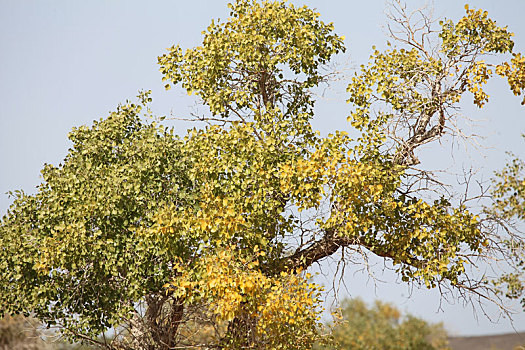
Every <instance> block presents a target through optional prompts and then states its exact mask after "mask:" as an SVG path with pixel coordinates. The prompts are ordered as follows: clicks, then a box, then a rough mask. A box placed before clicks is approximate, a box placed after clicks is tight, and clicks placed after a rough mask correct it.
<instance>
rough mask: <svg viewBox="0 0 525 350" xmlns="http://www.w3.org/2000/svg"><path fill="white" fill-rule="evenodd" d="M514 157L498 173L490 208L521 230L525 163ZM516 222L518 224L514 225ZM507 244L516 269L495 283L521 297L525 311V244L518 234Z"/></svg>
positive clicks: (524, 215)
mask: <svg viewBox="0 0 525 350" xmlns="http://www.w3.org/2000/svg"><path fill="white" fill-rule="evenodd" d="M523 137H524V138H525V135H523ZM511 155H512V154H511ZM512 156H513V159H512V160H511V161H510V162H509V163H508V164H507V165H506V166H505V168H504V169H503V170H502V171H500V172H498V173H496V177H495V179H494V187H493V197H494V203H493V205H492V207H490V208H488V211H489V212H490V213H492V214H493V215H495V216H497V217H500V218H503V219H505V220H508V221H510V223H509V226H507V227H506V229H507V230H509V231H511V232H514V231H517V232H518V233H519V232H520V229H521V230H523V224H524V223H525V162H524V161H523V160H522V159H519V158H518V157H516V156H514V155H512ZM513 225H516V226H518V227H517V228H514V227H512V226H513ZM520 225H521V226H520ZM504 243H505V244H506V246H507V247H508V249H509V250H510V251H511V252H512V255H511V257H512V258H513V259H514V260H515V262H516V264H515V267H516V269H515V270H514V271H512V272H510V273H508V274H505V275H504V276H502V277H501V278H499V279H498V280H496V281H495V285H496V286H498V287H499V288H501V290H500V293H504V294H505V296H506V297H508V298H513V299H518V298H521V305H522V307H523V309H524V310H525V245H524V242H523V240H522V239H521V237H520V236H519V235H516V234H514V235H511V236H510V237H509V239H508V240H506V241H505V242H504Z"/></svg>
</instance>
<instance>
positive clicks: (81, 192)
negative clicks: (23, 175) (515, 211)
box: [0, 0, 524, 349]
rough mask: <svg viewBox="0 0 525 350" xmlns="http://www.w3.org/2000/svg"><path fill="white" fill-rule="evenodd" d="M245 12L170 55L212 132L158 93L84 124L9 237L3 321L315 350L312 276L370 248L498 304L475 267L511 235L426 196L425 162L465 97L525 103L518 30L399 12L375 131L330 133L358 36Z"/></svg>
mask: <svg viewBox="0 0 525 350" xmlns="http://www.w3.org/2000/svg"><path fill="white" fill-rule="evenodd" d="M230 8H231V13H230V18H229V19H228V20H227V21H226V22H218V23H216V22H213V21H212V23H211V25H210V26H209V27H208V28H207V29H206V31H205V32H204V38H203V42H202V45H201V46H199V47H195V48H192V49H188V50H183V49H182V48H180V47H179V46H173V47H172V48H171V49H169V50H168V52H167V53H165V54H164V55H162V56H161V57H159V64H160V67H161V68H160V70H161V72H162V74H163V77H164V78H163V79H164V80H165V81H166V88H169V87H171V86H173V85H182V87H183V88H184V89H186V90H187V92H188V93H189V94H195V95H196V96H197V97H198V99H199V101H200V102H202V104H203V105H205V106H207V107H208V108H209V112H208V113H206V114H205V115H202V116H198V117H196V120H195V121H196V122H198V121H204V122H207V124H205V125H207V126H205V127H195V128H193V129H191V130H189V131H188V133H187V134H186V135H185V136H183V137H178V136H176V135H174V133H173V131H172V130H171V129H168V128H165V127H163V126H162V125H160V124H158V123H154V122H151V119H148V115H149V110H148V107H147V106H148V102H149V101H150V97H149V93H148V92H146V93H142V94H140V96H139V101H138V102H137V103H131V102H129V103H125V104H123V105H121V106H119V107H118V109H117V110H116V111H115V112H113V113H111V114H110V115H109V116H108V117H107V118H104V119H101V120H100V121H97V122H95V123H94V124H93V125H92V126H90V127H86V126H82V127H79V128H75V129H74V130H73V131H72V132H71V133H70V135H69V138H70V139H71V141H72V142H73V146H72V147H71V149H70V150H69V153H68V155H67V156H66V158H65V159H64V161H63V163H62V164H59V165H58V166H52V165H46V166H45V167H44V169H43V170H42V175H43V182H42V184H41V185H40V186H39V187H38V191H37V193H36V194H34V195H26V194H24V193H22V192H18V193H17V194H16V200H15V201H14V203H13V205H12V206H11V207H10V209H9V211H8V213H7V215H6V216H5V217H4V218H3V219H2V223H1V226H0V271H2V279H1V280H0V305H2V310H1V311H2V312H4V313H20V312H23V313H26V314H29V313H32V314H34V315H35V316H36V317H38V318H39V319H40V320H42V321H43V322H45V323H46V324H48V325H50V326H58V327H59V329H60V330H61V332H62V333H63V334H64V335H65V336H68V337H69V338H70V339H73V340H84V341H88V342H91V343H95V344H98V345H100V346H102V347H106V348H108V349H175V348H176V349H180V348H184V347H188V348H223V349H250V348H253V349H308V348H311V347H312V344H314V343H315V342H323V341H324V340H325V337H324V335H323V333H322V332H321V330H320V328H321V327H320V326H321V325H320V321H319V317H320V312H321V302H322V294H321V289H320V286H318V285H316V284H315V283H312V282H311V281H310V280H309V275H308V274H307V271H308V269H309V267H310V266H312V265H313V264H314V263H317V262H321V261H323V260H324V259H326V258H328V257H334V258H335V259H341V260H342V261H344V260H345V259H355V254H374V255H376V256H377V257H380V258H383V259H385V260H388V261H389V262H391V263H392V264H393V266H395V268H396V271H397V273H398V274H399V276H400V279H402V280H403V281H405V282H408V283H417V284H422V285H425V286H427V287H428V288H436V287H439V288H446V287H448V288H452V289H456V290H458V291H460V292H461V293H462V294H465V295H467V296H468V295H474V296H481V297H485V298H489V299H491V298H493V297H494V296H496V297H497V294H496V295H493V294H492V291H491V288H490V285H489V284H486V283H484V281H483V280H479V279H476V276H477V275H476V274H475V272H472V270H468V269H466V265H467V264H468V263H469V262H472V261H474V260H475V259H481V258H483V257H489V258H490V257H491V256H494V255H493V254H494V248H497V247H498V245H496V244H493V242H497V241H501V239H500V237H498V236H495V232H494V231H493V230H489V228H490V226H488V225H485V222H486V220H487V219H489V215H486V214H484V213H483V212H481V213H477V212H474V211H472V210H471V209H469V208H468V206H467V205H466V204H465V203H456V202H454V201H453V200H451V198H449V197H448V195H447V194H446V193H439V187H436V188H435V189H436V190H437V191H438V193H437V195H436V193H435V192H432V193H430V192H429V191H426V189H427V184H428V183H429V182H431V180H432V179H431V178H430V174H429V173H428V172H427V171H425V162H420V160H419V159H418V156H417V149H418V147H420V146H421V145H424V144H427V143H429V142H435V141H436V140H439V139H440V138H442V137H444V135H447V134H450V133H451V132H453V128H451V127H450V126H451V123H452V120H451V119H452V118H453V116H454V115H455V111H456V110H457V108H458V106H459V105H458V103H459V102H460V100H461V99H462V98H463V97H464V96H465V95H471V96H472V97H473V100H474V103H475V104H476V105H477V106H478V107H480V108H481V107H482V106H483V105H484V104H485V103H487V102H488V96H487V94H486V93H485V92H484V90H483V87H484V85H485V83H486V82H487V81H488V80H489V79H490V78H492V76H493V72H495V73H497V74H499V75H501V76H503V77H505V78H507V79H508V82H509V84H510V86H511V88H512V90H513V91H514V93H515V94H518V95H519V94H523V89H524V82H523V79H522V78H520V77H522V76H523V71H524V59H523V57H522V56H521V55H520V54H519V53H514V52H513V41H512V33H511V32H509V31H508V30H507V28H506V27H500V26H498V25H497V24H496V22H495V21H493V20H492V19H490V18H489V17H488V16H487V13H486V12H483V11H482V10H473V9H470V8H468V7H467V8H466V14H465V16H464V17H463V18H462V19H460V20H459V21H458V22H456V23H454V22H452V21H448V20H447V21H443V22H441V23H440V24H439V25H436V27H435V28H434V27H433V24H432V22H431V21H429V20H428V18H425V17H422V21H419V22H418V25H417V26H414V25H413V23H412V22H411V21H410V20H411V18H412V17H411V15H410V14H408V13H407V12H406V10H405V9H404V8H403V7H398V8H397V10H398V12H397V14H398V17H396V18H394V24H396V25H397V29H395V28H394V29H393V30H392V32H391V34H392V36H393V40H392V43H391V44H390V47H388V48H387V49H386V50H385V51H379V50H376V51H374V53H373V54H372V56H371V58H370V62H369V63H368V64H367V65H363V66H362V67H361V69H360V70H358V71H357V72H356V73H355V76H353V77H352V78H351V79H349V81H348V89H347V91H348V102H349V103H350V104H351V108H349V113H348V117H347V116H342V117H345V118H346V117H347V119H348V122H349V123H350V124H351V125H352V127H353V128H355V130H356V132H357V133H356V134H358V136H357V137H355V138H351V137H350V136H349V135H348V134H347V133H346V132H341V131H337V130H334V132H333V133H332V134H330V135H328V136H327V137H323V136H320V135H319V133H316V131H315V130H314V129H313V128H312V125H311V121H312V118H313V117H314V102H315V99H314V95H313V94H312V89H315V88H316V87H317V86H319V84H321V83H326V82H328V80H327V76H326V75H325V74H324V73H323V72H325V70H324V69H323V68H324V67H325V65H326V64H327V63H329V62H330V59H331V58H332V56H334V55H335V54H337V53H340V52H343V51H345V47H344V45H343V37H341V36H339V35H338V34H336V33H334V28H333V26H332V25H331V24H326V23H324V22H323V21H321V20H320V19H319V14H318V13H316V12H315V11H313V10H312V9H309V8H307V7H296V6H294V5H291V4H288V3H286V2H281V1H262V2H259V1H255V0H238V1H236V2H234V3H232V4H230ZM510 56H512V59H511V60H509V61H508V62H505V61H504V60H505V59H507V58H509V57H510ZM498 58H500V60H499V61H498ZM486 60H491V61H494V62H488V61H486ZM319 118H322V116H319ZM148 120H149V121H148ZM341 251H342V252H343V254H340V255H339V254H338V255H337V256H335V255H334V254H335V253H336V252H341ZM500 253H501V251H499V253H498V254H500ZM109 330H111V331H113V332H115V336H112V337H111V339H109V338H108V339H104V337H102V338H100V335H101V334H108V333H107V332H108V331H109ZM104 332H106V333H104Z"/></svg>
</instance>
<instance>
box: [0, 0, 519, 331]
mask: <svg viewBox="0 0 525 350" xmlns="http://www.w3.org/2000/svg"><path fill="white" fill-rule="evenodd" d="M227 2H228V1H224V0H213V1H212V0H208V1H199V0H195V1H176V0H172V1H147V2H146V1H132V0H112V1H109V0H108V1H100V0H91V1H72V0H62V1H58V0H42V1H30V0H23V1H22V0H13V1H6V0H0V215H3V213H5V212H6V210H7V208H8V206H9V205H10V203H11V200H10V199H9V198H8V196H7V194H5V192H7V191H9V190H15V189H23V190H24V191H26V192H28V193H33V192H34V189H35V186H36V185H37V184H38V183H39V182H40V178H39V175H40V173H39V171H40V169H41V168H42V166H43V164H44V163H53V164H58V163H60V162H61V160H62V159H63V158H64V156H65V155H66V153H67V149H68V148H69V147H70V143H69V141H68V140H67V134H68V132H69V131H70V130H71V128H72V127H73V126H79V125H83V124H86V125H90V124H91V123H92V121H93V120H94V119H99V118H101V117H105V116H106V115H107V114H108V112H109V111H111V110H114V109H115V107H116V106H117V104H118V103H119V102H124V101H125V100H126V99H134V98H135V96H136V95H137V91H138V90H139V89H151V90H152V91H153V95H152V96H153V109H154V111H155V112H156V113H157V114H159V115H169V114H170V113H172V114H173V115H175V116H180V117H184V116H187V115H188V114H189V112H190V111H191V110H192V108H193V107H194V105H195V101H194V100H193V99H192V98H189V97H187V96H185V94H184V93H183V92H181V91H180V90H177V89H172V90H170V91H169V92H165V91H164V88H163V84H162V82H161V75H160V73H159V72H158V66H157V64H156V61H157V56H159V55H161V54H162V53H164V51H165V49H166V48H168V47H170V46H171V45H173V44H181V45H182V46H183V47H185V48H188V47H193V46H195V45H198V44H199V41H200V39H201V38H202V35H201V31H202V30H204V29H205V28H206V27H207V26H208V25H209V23H210V21H211V19H212V18H215V19H217V18H221V19H223V20H225V19H227V17H228V8H227V7H226V4H227ZM293 3H296V4H306V5H308V6H310V7H315V8H317V10H318V11H319V12H320V13H321V18H322V19H323V20H324V21H325V22H334V25H335V29H336V32H337V33H339V34H340V35H345V36H346V45H347V53H346V54H345V55H341V56H340V57H338V58H337V59H336V61H337V62H338V66H337V69H339V70H346V72H347V75H348V76H350V74H351V73H352V69H353V68H355V67H356V66H358V65H360V64H362V63H365V62H366V60H367V58H368V56H369V55H370V53H371V46H372V45H377V46H378V47H382V46H383V45H384V43H385V41H386V37H385V33H384V30H383V27H382V26H383V25H384V23H385V20H386V18H385V16H384V10H385V4H384V2H383V1H381V0H369V1H343V0H340V1H335V0H332V1H326V0H325V1H321V0H319V1H315V0H310V1H306V0H305V1H293ZM423 4H425V3H424V2H423V1H408V5H409V7H411V8H417V7H418V6H421V5H423ZM469 4H470V5H471V7H476V8H483V9H485V10H487V11H488V12H489V15H490V17H491V18H493V19H495V20H497V22H498V24H500V25H508V26H509V28H510V30H511V31H513V32H515V33H516V36H515V41H516V47H515V49H516V50H517V51H522V52H524V51H525V23H524V22H525V21H524V18H523V16H524V14H525V1H522V0H515V1H498V2H496V1H489V0H486V1H470V2H469ZM431 5H432V4H431ZM463 6H464V3H463V2H459V1H456V0H446V1H436V2H435V3H434V4H433V7H434V16H435V17H436V18H437V17H443V16H445V17H447V18H451V19H458V18H460V17H461V16H462V15H463V14H464V9H463ZM345 85H346V84H345V83H344V82H340V83H334V85H333V88H332V89H328V90H326V91H323V90H320V91H319V94H320V96H319V100H320V101H319V103H318V105H317V107H316V109H317V114H316V119H315V121H314V126H315V127H316V128H318V129H319V130H320V131H321V132H322V133H323V134H324V133H327V132H329V131H331V130H335V129H348V127H349V126H348V123H347V122H346V116H347V115H348V110H349V106H348V105H346V104H345V99H346V96H345V91H344V87H345ZM489 95H490V96H491V103H489V105H488V106H487V108H485V109H484V110H483V111H479V110H477V109H475V108H473V107H472V106H471V105H470V104H469V101H468V99H467V101H466V102H467V103H466V104H465V114H466V115H468V116H470V117H473V118H476V119H477V120H478V121H479V122H478V123H477V127H476V128H475V130H474V132H475V133H477V134H481V135H484V136H486V138H485V139H480V140H479V142H480V145H479V146H478V147H477V148H476V147H474V146H473V145H469V146H466V147H467V149H466V151H467V152H465V147H464V145H463V144H462V143H459V144H456V143H454V144H452V143H450V142H443V143H442V144H441V145H438V144H436V145H432V147H427V149H426V150H424V151H423V152H421V153H420V154H419V155H420V159H421V161H422V165H425V166H427V167H431V168H443V167H444V168H447V169H452V170H454V171H455V170H457V169H459V171H461V169H462V168H469V167H470V166H471V165H472V164H474V165H475V167H476V168H477V169H479V178H483V179H484V180H488V179H490V177H491V176H492V174H493V171H494V170H496V169H500V168H501V167H502V166H503V165H504V164H505V160H506V157H505V151H507V150H511V151H513V152H514V153H516V154H518V155H521V156H522V157H525V143H524V142H523V141H522V140H521V139H520V134H521V133H523V132H524V131H525V107H523V106H520V104H519V102H520V99H519V98H517V97H515V96H513V95H512V94H511V93H510V91H509V89H508V87H507V86H506V85H505V82H504V81H500V82H498V83H494V84H491V86H490V89H489ZM173 125H175V127H176V128H177V129H178V130H179V132H180V133H183V132H184V130H185V128H186V126H187V124H176V123H175V124H173ZM466 153H468V154H469V155H470V156H466ZM453 155H454V157H452V156H453ZM324 271H329V268H328V267H327V268H325V269H324ZM378 277H379V278H381V279H382V280H385V281H387V282H391V283H374V282H373V281H372V280H370V279H368V278H367V277H366V274H363V273H361V272H356V270H355V269H354V270H352V269H350V270H349V273H347V274H346V276H345V278H344V282H345V286H344V285H341V290H342V295H351V296H353V297H355V296H361V297H362V298H364V299H365V300H367V301H372V300H374V299H376V298H380V299H382V300H387V301H391V302H394V303H395V304H396V305H397V306H398V307H400V308H401V309H402V310H404V311H408V312H410V313H412V314H414V315H417V316H420V317H423V318H425V319H427V320H430V321H443V322H444V323H445V325H446V327H447V329H448V330H449V331H450V332H451V333H452V334H461V335H470V334H488V333H500V332H511V331H513V329H517V330H519V331H523V330H525V314H524V313H523V311H521V312H518V314H516V315H515V317H514V323H511V322H509V321H508V320H507V319H502V318H498V313H497V310H496V308H494V307H493V306H490V305H488V306H487V307H486V309H484V310H482V309H480V308H479V307H478V308H476V309H473V308H472V306H470V305H466V306H464V305H463V304H462V303H461V302H456V303H452V304H450V303H449V302H447V301H443V300H441V298H440V295H439V293H438V292H437V291H427V290H418V289H414V290H412V289H410V288H408V287H407V286H406V285H403V284H395V283H392V282H394V281H395V275H393V274H391V273H385V274H384V275H379V276H378ZM514 306H515V307H516V310H518V311H519V307H518V305H517V304H514ZM485 312H486V313H488V315H489V316H491V318H492V321H489V320H487V318H486V317H485V315H484V313H485Z"/></svg>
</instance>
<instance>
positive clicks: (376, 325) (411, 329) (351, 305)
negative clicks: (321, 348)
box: [333, 299, 448, 350]
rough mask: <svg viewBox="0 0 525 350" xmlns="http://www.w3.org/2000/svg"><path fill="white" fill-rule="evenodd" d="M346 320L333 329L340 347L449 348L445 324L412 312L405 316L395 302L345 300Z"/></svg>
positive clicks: (406, 349)
mask: <svg viewBox="0 0 525 350" xmlns="http://www.w3.org/2000/svg"><path fill="white" fill-rule="evenodd" d="M341 316H342V318H343V322H342V323H339V324H338V325H337V326H336V327H335V328H334V331H333V337H334V339H335V342H336V344H337V345H338V348H339V349H341V350H346V349H352V350H360V349H371V350H374V349H384V350H388V349H396V350H412V349H413V350H423V349H428V350H437V349H448V340H447V333H446V331H445V330H444V328H443V325H442V324H429V323H427V322H426V321H424V320H422V319H420V318H417V317H415V316H412V315H402V314H401V312H400V311H399V310H398V309H397V308H396V307H395V306H393V305H391V304H388V303H383V302H380V301H376V302H375V303H374V305H373V306H372V307H368V306H367V305H366V303H365V302H364V301H363V300H361V299H350V300H344V301H343V303H342V314H341Z"/></svg>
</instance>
